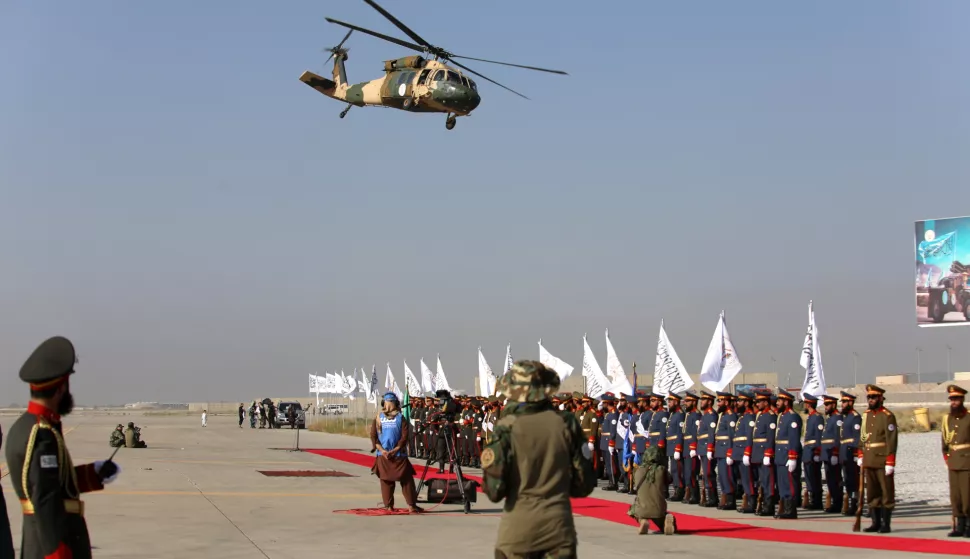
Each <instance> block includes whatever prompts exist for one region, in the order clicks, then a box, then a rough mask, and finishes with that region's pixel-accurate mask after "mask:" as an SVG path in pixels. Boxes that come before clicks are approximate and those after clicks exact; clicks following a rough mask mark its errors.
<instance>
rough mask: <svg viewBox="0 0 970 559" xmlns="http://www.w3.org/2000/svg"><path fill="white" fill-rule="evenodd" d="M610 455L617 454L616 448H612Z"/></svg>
mask: <svg viewBox="0 0 970 559" xmlns="http://www.w3.org/2000/svg"><path fill="white" fill-rule="evenodd" d="M610 454H616V447H612V446H611V447H610Z"/></svg>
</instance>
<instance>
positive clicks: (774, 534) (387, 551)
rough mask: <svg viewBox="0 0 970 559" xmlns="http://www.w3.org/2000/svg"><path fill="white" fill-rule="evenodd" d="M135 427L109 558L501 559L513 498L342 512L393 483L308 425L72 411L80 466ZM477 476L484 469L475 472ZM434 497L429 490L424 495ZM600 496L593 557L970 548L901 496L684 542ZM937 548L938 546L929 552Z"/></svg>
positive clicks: (16, 514) (700, 513) (345, 440)
mask: <svg viewBox="0 0 970 559" xmlns="http://www.w3.org/2000/svg"><path fill="white" fill-rule="evenodd" d="M14 419H15V417H14V416H3V417H0V424H2V425H4V426H5V427H6V426H9V425H10V424H11V423H13V421H14ZM128 421H134V422H135V423H136V424H137V425H139V426H141V427H142V428H143V429H142V437H143V439H144V440H145V441H146V442H147V443H148V445H149V448H147V449H127V448H122V449H121V450H120V451H119V452H118V454H117V456H116V457H115V461H116V462H117V463H118V464H119V465H120V466H121V468H122V472H121V473H120V475H119V478H118V479H117V480H116V481H115V482H113V483H111V484H109V485H108V486H107V487H106V488H105V489H104V490H103V491H99V492H94V493H89V494H86V495H85V496H84V497H83V499H84V501H85V507H86V509H85V516H86V519H87V522H88V526H89V530H90V533H91V540H92V544H93V546H94V548H95V549H94V552H93V553H94V556H95V557H99V558H100V557H119V558H120V557H124V558H132V557H139V558H154V557H166V558H169V557H188V558H192V557H207V556H213V555H216V556H219V557H233V558H234V559H248V558H253V559H258V558H272V559H289V558H293V559H296V558H305V557H307V556H313V557H327V558H333V559H341V558H351V557H353V558H371V557H382V556H383V557H386V556H391V555H398V556H412V557H439V556H441V557H463V558H465V557H467V558H483V559H484V558H490V557H494V551H493V547H492V545H493V543H494V541H495V534H496V530H497V528H498V524H499V519H500V516H501V513H502V507H501V505H502V503H491V502H490V501H489V500H488V499H487V498H486V497H485V496H484V495H483V494H479V495H478V501H477V502H476V503H475V504H474V505H473V506H472V512H471V514H467V515H466V514H463V512H462V507H461V505H460V504H459V505H451V504H448V505H439V506H437V507H434V504H428V503H423V502H422V503H420V504H421V506H423V507H425V508H428V509H431V510H429V512H428V513H427V514H424V515H400V516H385V517H366V516H355V515H351V514H343V513H338V512H334V511H338V510H348V509H357V508H373V507H378V506H380V501H381V498H380V490H379V488H378V484H377V480H376V479H375V478H374V477H372V476H371V474H370V471H369V468H368V467H366V466H362V465H356V464H354V463H351V462H349V461H344V460H339V459H335V458H328V457H323V456H319V455H316V454H312V453H309V452H302V451H299V450H296V445H297V431H296V430H291V429H285V428H284V429H281V430H266V429H263V430H260V429H256V430H253V429H250V428H249V423H248V418H247V421H246V423H245V424H244V428H242V429H240V428H239V427H238V423H237V420H236V418H235V417H233V416H210V417H209V420H208V426H207V427H205V428H203V427H202V426H201V419H200V418H199V417H198V416H186V415H173V416H161V415H159V416H153V415H148V416H144V415H142V414H140V413H133V414H127V415H125V414H122V413H115V414H107V413H96V412H80V413H76V414H72V415H71V416H69V417H68V418H66V421H65V431H66V432H67V436H66V438H67V441H68V445H69V448H70V451H71V455H72V457H73V459H74V462H75V464H83V463H87V462H91V461H94V460H97V459H104V458H107V457H108V456H109V455H110V454H111V451H112V450H113V449H111V448H110V447H109V445H108V439H109V436H110V434H111V430H112V429H113V428H114V426H115V425H116V424H118V423H125V424H127V422H128ZM4 443H6V441H4ZM299 448H300V449H343V450H350V451H353V452H355V453H359V454H361V455H363V456H365V457H370V456H371V455H369V454H368V453H367V450H369V449H370V443H369V442H368V441H366V440H365V439H363V438H359V437H350V436H341V435H329V434H323V433H314V432H310V431H306V430H301V431H299ZM358 458H359V457H358ZM358 461H360V460H358ZM415 464H416V465H417V466H420V465H423V461H417V460H415ZM280 470H314V471H323V470H331V471H337V472H342V473H345V474H349V475H350V476H352V477H268V476H266V475H264V474H261V473H260V471H280ZM6 472H7V470H6V464H5V461H4V464H3V474H2V475H3V479H2V481H0V486H2V488H3V491H4V496H5V497H6V501H7V512H8V515H9V517H10V521H11V525H12V529H13V534H14V541H15V542H16V544H17V545H18V546H19V542H20V530H21V513H20V509H19V506H18V502H17V500H16V498H15V497H14V495H13V492H12V489H11V479H10V476H9V475H6ZM468 474H469V475H472V476H475V475H480V472H478V471H477V470H471V469H469V470H468ZM425 495H426V492H422V495H421V497H422V498H424V497H425ZM590 497H592V498H593V499H587V500H584V503H585V504H584V507H585V509H584V510H585V511H587V512H588V514H577V515H576V526H577V531H578V536H579V549H578V553H579V556H580V557H583V558H604V559H605V558H611V559H613V558H617V557H643V556H645V555H647V554H652V553H658V552H662V553H672V554H680V555H693V554H698V555H702V556H717V557H719V558H721V559H734V558H738V559H741V558H744V559H750V557H751V554H752V552H754V551H756V550H754V547H755V546H757V547H759V549H763V550H764V552H765V553H766V554H773V555H776V556H784V557H786V559H801V558H805V559H808V558H809V557H817V556H818V554H819V553H820V552H821V553H840V552H841V551H842V550H840V549H838V547H847V548H850V549H847V550H846V551H848V552H849V553H851V554H852V555H853V556H854V557H857V558H863V557H865V558H868V557H880V558H892V557H900V558H902V557H904V556H905V557H911V558H912V557H941V556H944V554H954V555H970V539H968V538H960V539H958V540H952V539H948V538H946V533H947V532H948V531H949V529H950V516H949V510H948V509H945V508H942V507H938V506H937V507H932V506H929V505H924V504H920V503H919V502H912V503H900V505H899V510H898V511H897V513H896V515H895V516H894V518H893V533H892V534H885V535H880V534H875V535H870V534H861V533H860V534H853V533H852V532H851V527H852V518H845V517H842V516H841V515H824V514H822V513H821V512H814V511H801V510H800V511H799V516H800V517H799V519H798V520H776V519H773V518H755V517H752V516H751V515H741V514H737V513H735V512H732V511H718V510H712V509H706V508H700V507H697V506H690V505H683V504H680V503H675V504H672V505H671V506H670V508H671V512H673V513H674V514H675V515H677V516H678V517H679V518H680V519H681V520H679V524H680V526H681V527H684V526H687V525H698V524H699V521H698V519H693V520H692V519H691V518H690V517H709V518H714V519H720V520H723V521H727V522H731V523H735V524H726V523H721V524H720V527H709V528H707V529H704V530H700V531H697V532H695V533H690V534H687V533H682V534H677V535H675V536H663V535H653V534H651V535H647V536H639V535H637V533H636V528H635V527H633V526H632V525H629V524H625V523H623V522H622V520H623V519H621V520H603V519H600V518H595V516H600V517H603V516H604V515H603V514H601V513H599V512H597V511H605V510H607V509H609V508H610V506H608V505H612V502H617V501H618V502H622V503H624V504H628V503H630V502H632V499H633V497H632V496H630V495H618V494H616V493H611V492H607V491H601V490H596V491H594V493H593V494H592V495H591V496H590ZM395 498H396V503H395V504H396V506H398V507H403V506H405V504H404V499H403V496H402V495H401V494H400V489H398V492H397V494H396V497H395ZM432 507H434V508H433V509H432ZM612 508H613V509H616V506H613V507H612ZM613 516H614V517H615V516H616V515H615V514H614V515H613ZM625 520H627V521H630V519H628V518H627V519H625ZM701 520H702V521H701V522H700V523H701V524H703V523H704V522H706V521H703V519H701ZM862 520H863V527H866V526H868V523H869V521H868V519H865V518H863V519H862ZM928 540H930V541H928ZM756 542H758V543H756ZM792 542H796V543H792ZM927 550H928V551H932V552H930V553H925V552H918V551H927ZM18 556H19V550H18Z"/></svg>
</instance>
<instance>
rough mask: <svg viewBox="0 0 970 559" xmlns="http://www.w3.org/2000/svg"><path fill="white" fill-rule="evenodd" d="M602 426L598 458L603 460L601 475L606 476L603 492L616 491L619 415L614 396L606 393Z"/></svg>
mask: <svg viewBox="0 0 970 559" xmlns="http://www.w3.org/2000/svg"><path fill="white" fill-rule="evenodd" d="M602 401H603V411H604V412H605V413H604V414H603V426H602V427H601V428H600V456H601V457H602V459H603V474H604V475H605V476H606V487H604V488H603V490H604V491H616V490H617V489H618V488H619V485H618V483H619V480H618V479H617V478H618V477H619V472H617V468H616V464H615V460H614V459H615V457H616V446H615V445H616V442H615V440H614V437H615V436H616V424H617V420H618V419H619V414H618V413H617V411H616V396H614V395H613V394H612V393H610V392H607V393H606V394H603V397H602Z"/></svg>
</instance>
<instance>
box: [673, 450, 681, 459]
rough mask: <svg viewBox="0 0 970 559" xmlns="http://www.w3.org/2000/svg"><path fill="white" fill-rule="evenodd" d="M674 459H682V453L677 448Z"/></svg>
mask: <svg viewBox="0 0 970 559" xmlns="http://www.w3.org/2000/svg"><path fill="white" fill-rule="evenodd" d="M674 460H680V453H679V452H677V451H676V450H675V451H674Z"/></svg>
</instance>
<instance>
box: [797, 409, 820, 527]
mask: <svg viewBox="0 0 970 559" xmlns="http://www.w3.org/2000/svg"><path fill="white" fill-rule="evenodd" d="M802 399H803V400H804V401H805V409H807V410H808V417H806V418H805V437H804V439H805V440H804V442H803V443H802V468H803V471H804V472H805V485H806V489H805V494H804V495H803V496H802V508H803V509H805V510H822V509H824V508H825V507H823V506H822V434H823V433H822V432H823V431H824V430H825V418H823V417H822V414H820V413H818V411H817V410H816V409H815V407H816V406H817V405H818V398H817V397H816V396H813V395H811V394H802Z"/></svg>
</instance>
